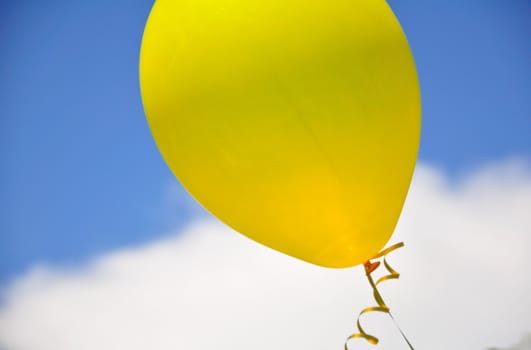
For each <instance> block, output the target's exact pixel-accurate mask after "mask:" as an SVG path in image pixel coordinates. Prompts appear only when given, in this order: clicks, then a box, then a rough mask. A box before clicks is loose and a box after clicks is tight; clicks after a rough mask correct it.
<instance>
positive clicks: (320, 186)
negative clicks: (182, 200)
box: [140, 0, 420, 267]
mask: <svg viewBox="0 0 531 350" xmlns="http://www.w3.org/2000/svg"><path fill="white" fill-rule="evenodd" d="M140 84H141V92H142V98H143V103H144V109H145V112H146V115H147V119H148V123H149V126H150V128H151V131H152V133H153V136H154V138H155V140H156V143H157V145H158V147H159V149H160V151H161V153H162V156H163V157H164V159H165V161H166V162H167V164H168V165H169V167H170V168H171V170H172V171H173V173H174V174H175V176H176V177H177V178H178V179H179V180H180V181H181V183H182V184H183V185H184V187H185V188H186V189H187V190H188V191H189V192H190V193H191V194H192V195H193V196H194V198H195V199H196V200H197V201H199V202H200V203H201V204H202V205H203V206H204V207H205V208H206V209H207V210H209V211H210V212H211V213H212V214H213V215H215V216H216V217H218V218H219V219H220V220H222V221H223V222H225V223H226V224H227V225H229V226H231V227H232V228H234V229H235V230H237V231H239V232H240V233H242V234H244V235H246V236H248V237H249V238H251V239H253V240H255V241H257V242H260V243H262V244H264V245H266V246H269V247H271V248H273V249H275V250H278V251H280V252H283V253H286V254H288V255H291V256H293V257H296V258H299V259H302V260H304V261H307V262H310V263H313V264H317V265H321V266H327V267H349V266H354V265H357V264H360V263H363V262H364V261H366V260H367V259H370V258H371V257H372V256H374V255H375V254H376V253H377V252H378V251H379V250H380V249H381V248H382V247H383V246H384V245H385V244H386V242H387V241H388V240H389V238H390V236H391V234H392V233H393V230H394V227H395V225H396V223H397V220H398V217H399V215H400V212H401V210H402V206H403V202H404V199H405V196H406V194H407V191H408V187H409V183H410V181H411V176H412V173H413V168H414V165H415V160H416V156H417V149H418V144H419V136H420V93H419V86H418V80H417V75H416V70H415V64H414V61H413V57H412V54H411V52H410V49H409V46H408V43H407V40H406V38H405V36H404V34H403V32H402V30H401V28H400V25H399V23H398V21H397V19H396V18H395V16H394V15H393V13H392V11H391V9H390V8H389V7H388V5H387V3H386V2H385V1H383V0H190V1H185V0H157V1H156V2H155V4H154V6H153V9H152V11H151V14H150V16H149V20H148V22H147V25H146V28H145V32H144V37H143V41H142V48H141V54H140Z"/></svg>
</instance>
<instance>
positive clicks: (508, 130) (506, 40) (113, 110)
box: [0, 0, 531, 311]
mask: <svg viewBox="0 0 531 350" xmlns="http://www.w3.org/2000/svg"><path fill="white" fill-rule="evenodd" d="M389 3H390V5H391V7H392V8H393V10H394V11H395V14H396V15H397V17H398V18H399V20H400V21H401V24H402V26H403V28H404V30H405V32H406V35H407V37H408V39H409V42H410V45H411V48H412V51H413V54H414V56H415V60H416V64H417V69H418V73H419V79H420V85H421V92H422V101H423V126H422V138H421V147H420V154H419V163H420V164H424V165H428V166H433V167H436V168H437V169H440V170H441V171H442V172H444V174H446V175H447V176H448V179H449V181H450V182H452V181H458V180H459V179H461V178H463V177H466V175H467V174H469V173H471V172H474V171H477V170H478V169H482V168H484V167H486V166H488V165H490V164H494V163H497V162H501V161H506V160H507V159H515V158H517V159H523V160H524V161H529V160H530V159H531V40H529V38H530V37H531V3H530V2H529V1H528V0H510V1H501V0H499V1H494V0H470V1H453V0H452V1H411V0H400V1H399V0H392V1H389ZM151 6H152V1H146V0H114V1H99V0H92V1H81V0H70V1H59V0H49V1H36V0H34V1H31V0H18V1H10V2H8V1H0V108H1V125H0V162H1V164H2V167H1V169H2V172H1V175H0V286H2V288H8V287H9V286H10V283H11V282H12V281H14V280H16V279H17V278H19V277H20V276H23V275H24V274H25V273H27V272H28V271H30V270H31V269H32V268H33V267H34V266H37V265H42V264H45V265H50V266H80V265H83V264H84V263H85V262H87V261H90V260H91V259H93V258H94V257H97V256H100V255H103V254H107V253H111V252H113V251H115V250H117V249H124V248H128V247H141V246H143V245H144V244H148V243H150V242H154V241H157V240H159V239H162V238H164V237H167V236H168V232H176V231H179V230H180V229H181V228H183V227H185V226H186V225H187V224H188V223H189V222H191V220H192V219H195V218H196V217H197V215H198V214H197V208H195V207H193V205H192V206H191V205H190V202H191V199H190V198H189V197H188V196H187V194H186V193H185V191H184V190H182V188H180V187H179V185H178V183H177V181H176V180H175V179H174V177H173V176H172V174H171V173H170V171H169V169H168V168H167V167H166V165H165V164H164V162H163V160H162V159H161V157H160V155H159V153H158V150H157V148H156V146H155V144H154V142H153V140H152V137H151V135H150V132H149V129H148V126H147V123H146V121H145V117H144V114H143V109H142V104H141V99H140V93H139V84H138V54H139V48H140V42H141V36H142V32H143V27H144V24H145V21H146V19H147V16H148V14H149V11H150V8H151ZM200 215H206V214H200ZM528 311H531V310H528Z"/></svg>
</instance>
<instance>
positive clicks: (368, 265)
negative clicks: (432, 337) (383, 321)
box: [345, 242, 414, 350]
mask: <svg viewBox="0 0 531 350" xmlns="http://www.w3.org/2000/svg"><path fill="white" fill-rule="evenodd" d="M403 246H404V243H403V242H400V243H397V244H394V245H392V246H390V247H389V248H386V249H384V250H382V251H381V252H380V253H378V254H376V255H375V256H374V257H373V258H372V259H378V258H381V257H383V263H384V266H385V269H386V270H387V272H388V274H387V275H384V276H382V277H380V278H379V279H378V280H377V281H376V283H375V282H374V280H373V279H372V276H371V274H372V273H373V272H374V271H375V270H376V269H377V268H378V267H379V266H380V262H379V261H377V262H375V263H372V262H371V261H370V260H368V261H367V262H365V264H364V267H365V275H366V276H367V279H368V280H369V284H370V285H371V287H372V291H373V296H374V300H375V301H376V303H377V304H378V306H371V307H367V308H365V309H363V310H361V312H360V314H359V315H358V320H357V322H356V323H357V325H358V333H354V334H352V335H350V336H349V337H348V338H347V340H346V341H345V350H349V349H348V342H349V340H351V339H354V338H363V339H365V340H367V341H368V342H369V343H371V344H373V345H376V344H378V338H376V337H375V336H373V335H370V334H368V333H367V332H365V330H364V329H363V328H362V327H361V323H360V317H361V315H363V314H366V313H368V312H383V313H386V314H388V315H389V316H390V317H391V319H392V320H393V322H394V323H395V325H396V327H397V328H398V330H399V331H400V334H402V337H403V338H404V340H405V341H406V343H407V345H409V348H410V349H411V350H414V349H413V346H412V345H411V343H410V342H409V340H408V339H407V337H406V335H405V334H404V332H403V331H402V329H401V328H400V326H399V325H398V324H397V322H396V321H395V318H394V317H393V315H392V314H391V311H390V310H389V307H388V306H387V305H385V302H384V300H383V298H382V295H381V294H380V292H379V291H378V288H377V286H378V285H379V284H380V283H382V282H384V281H388V280H392V279H398V278H399V277H400V274H399V273H398V272H397V271H396V270H394V269H393V268H392V267H391V265H389V263H388V262H387V259H386V257H387V254H389V253H391V252H392V251H394V250H396V249H398V248H402V247H403Z"/></svg>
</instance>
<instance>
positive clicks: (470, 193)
mask: <svg viewBox="0 0 531 350" xmlns="http://www.w3.org/2000/svg"><path fill="white" fill-rule="evenodd" d="M392 240H393V242H397V241H399V240H404V241H405V242H406V248H403V249H402V250H400V251H397V252H394V253H392V256H391V257H390V260H391V261H392V262H393V265H394V266H396V267H397V268H398V269H399V270H400V271H401V272H402V277H401V279H400V280H398V281H391V282H386V284H384V285H382V293H383V294H384V296H385V298H386V299H387V303H388V304H389V305H390V306H391V308H392V310H393V311H394V314H395V317H397V319H398V320H399V322H400V323H401V325H402V327H403V328H404V330H405V331H406V333H408V336H409V337H410V338H411V340H412V342H413V344H414V345H415V347H417V348H418V349H430V350H448V349H452V350H483V349H487V348H488V347H489V346H498V347H502V348H503V347H506V348H510V346H511V345H512V344H514V343H515V342H517V340H518V339H520V337H521V336H522V335H523V334H525V333H526V332H528V331H530V330H531V322H530V321H529V313H530V312H531V298H530V296H531V277H530V273H529V271H527V269H528V268H529V267H530V266H531V255H530V254H529V250H530V249H531V169H530V168H529V166H528V165H527V164H526V163H525V162H518V161H512V162H508V163H504V164H502V165H496V166H490V167H486V168H485V169H482V170H480V171H478V172H476V173H473V174H471V175H470V176H467V177H466V178H465V179H463V180H462V181H459V182H457V183H450V182H449V181H448V180H447V179H446V177H445V176H444V175H443V174H442V173H441V172H440V171H438V170H435V169H433V168H429V167H426V166H422V165H421V166H419V167H418V168H417V171H416V175H415V179H414V183H413V186H412V190H411V193H410V196H409V198H408V201H407V204H406V208H405V211H404V214H403V216H402V218H401V221H400V224H399V227H398V230H397V232H396V233H395V235H394V237H393V239H392ZM370 304H372V301H371V296H370V291H369V287H368V285H367V283H366V281H365V280H364V277H363V272H362V269H361V268H360V267H358V268H356V269H349V270H331V269H325V268H320V267H316V266H312V265H309V264H306V263H303V262H300V261H298V260H295V259H292V258H290V257H287V256H284V255H281V254H279V253H276V252H273V251H271V250H269V249H268V248H264V247H262V246H260V245H258V244H256V243H254V242H251V241H249V240H247V239H246V238H244V237H242V236H240V235H238V234H236V233H234V232H231V231H230V230H229V229H227V228H225V227H224V226H222V225H221V224H218V223H214V222H209V221H205V220H202V221H199V222H197V223H195V224H193V225H191V226H189V227H188V228H187V229H186V230H185V232H184V233H183V234H179V235H175V236H174V237H172V238H168V239H166V240H162V241H159V242H155V243H153V244H150V245H148V246H143V247H139V248H137V249H130V250H124V251H118V252H114V253H112V254H108V255H106V256H102V257H99V258H96V259H94V261H93V262H92V263H91V264H89V265H88V266H85V267H84V268H82V269H79V268H74V269H70V270H68V269H62V268H58V267H36V268H35V269H34V270H33V271H31V272H30V273H28V274H27V275H25V276H21V277H20V278H19V279H18V280H16V281H15V282H14V283H12V284H11V285H10V286H8V288H7V289H6V290H5V292H4V295H3V304H2V307H1V308H0V349H2V350H4V349H5V350H73V349H75V350H89V349H90V350H94V349H99V350H110V349H112V350H117V349H127V350H136V349H139V350H140V349H142V350H145V349H157V350H159V349H160V350H165V349H172V350H175V349H186V350H204V349H214V350H215V349H219V350H244V349H245V350H248V349H253V350H265V349H268V350H270V349H301V350H303V349H304V350H324V349H338V350H339V349H342V346H343V341H344V338H345V337H346V336H347V335H348V334H349V333H350V332H354V331H355V320H356V316H357V313H358V312H359V310H360V309H361V308H363V307H365V306H368V305H370ZM363 322H364V324H365V325H366V328H367V330H370V331H372V333H374V334H375V335H377V336H379V337H380V339H381V344H380V345H379V346H378V347H376V348H375V347H373V346H371V345H368V344H365V343H364V342H363V341H358V342H356V341H353V342H352V343H351V345H352V346H351V349H393V350H396V349H407V347H406V346H405V345H404V344H403V342H402V341H401V339H400V336H399V334H398V333H397V331H396V330H395V329H394V328H393V324H392V322H391V321H390V320H389V318H388V317H386V315H378V314H375V315H368V316H367V317H366V318H364V320H363ZM522 344H523V343H522ZM522 346H523V347H522ZM522 346H521V347H518V348H517V349H519V350H526V349H529V347H525V346H526V345H522Z"/></svg>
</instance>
